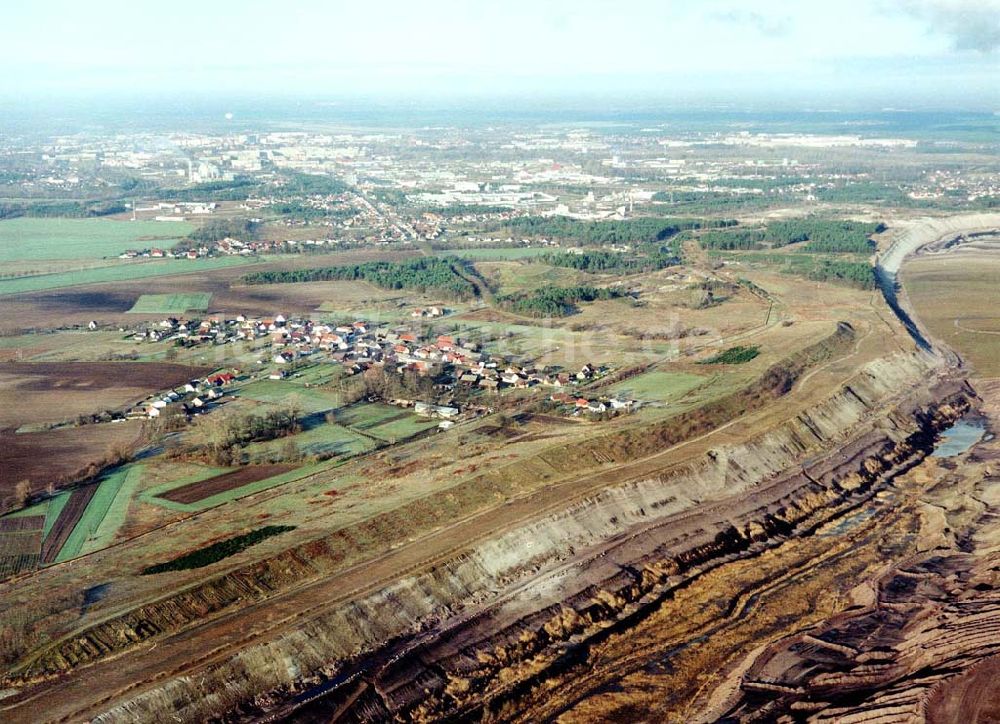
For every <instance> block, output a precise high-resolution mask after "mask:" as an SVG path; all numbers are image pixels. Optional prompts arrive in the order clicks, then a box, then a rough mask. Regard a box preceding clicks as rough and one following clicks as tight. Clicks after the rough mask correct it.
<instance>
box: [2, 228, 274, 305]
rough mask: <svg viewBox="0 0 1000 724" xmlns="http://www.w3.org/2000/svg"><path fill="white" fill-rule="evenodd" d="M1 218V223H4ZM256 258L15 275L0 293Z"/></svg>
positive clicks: (216, 266)
mask: <svg viewBox="0 0 1000 724" xmlns="http://www.w3.org/2000/svg"><path fill="white" fill-rule="evenodd" d="M6 223H8V222H6V221H3V222H0V224H6ZM255 261H260V260H259V259H246V258H243V257H239V256H223V257H216V258H211V259H151V260H149V261H122V262H121V263H119V264H114V265H113V266H102V267H97V268H94V269H80V270H78V271H71V272H59V273H58V274H39V275H37V276H26V277H16V278H14V279H2V280H0V295H5V294H21V293H24V292H39V291H44V290H46V289H60V288H62V287H75V286H77V285H80V284H101V283H104V282H127V281H132V280H134V279H147V278H149V277H161V276H171V275H180V274H190V273H192V272H201V271H208V270H210V269H220V268H223V267H228V266H235V265H237V264H251V263H253V262H255Z"/></svg>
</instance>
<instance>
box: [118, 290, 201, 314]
mask: <svg viewBox="0 0 1000 724" xmlns="http://www.w3.org/2000/svg"><path fill="white" fill-rule="evenodd" d="M211 301H212V293H211V292H178V293H176V294H143V295H142V296H141V297H139V298H138V299H137V300H136V302H135V304H133V305H132V308H131V309H129V310H128V312H127V314H184V313H185V312H204V311H205V310H207V309H208V305H209V304H210V303H211Z"/></svg>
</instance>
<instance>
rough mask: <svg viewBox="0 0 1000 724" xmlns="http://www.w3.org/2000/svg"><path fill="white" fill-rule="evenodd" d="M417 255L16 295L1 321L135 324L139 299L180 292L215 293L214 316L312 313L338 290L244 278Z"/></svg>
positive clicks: (328, 257)
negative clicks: (132, 311)
mask: <svg viewBox="0 0 1000 724" xmlns="http://www.w3.org/2000/svg"><path fill="white" fill-rule="evenodd" d="M415 253H417V252H405V251H372V250H362V249H359V250H356V251H345V252H339V253H335V254H303V255H288V256H287V257H284V258H278V259H275V258H274V257H271V258H269V259H268V260H266V261H262V262H261V263H260V264H246V265H237V266H232V267H223V268H219V269H211V270H206V271H201V272H194V273H187V274H177V275H173V276H160V277H150V278H146V279H137V280H134V281H126V282H113V283H107V284H92V285H84V286H79V287H67V288H65V289H59V290H48V291H44V292H32V293H26V294H17V295H11V296H9V297H7V298H5V299H4V307H5V310H4V311H5V315H4V320H3V322H0V329H9V330H14V329H26V328H34V327H42V328H48V327H61V326H66V325H74V324H77V325H84V324H87V323H88V322H89V321H90V320H92V319H97V320H99V321H102V322H110V323H119V322H121V323H127V324H134V323H135V322H136V320H137V319H142V318H143V316H144V315H137V314H131V315H127V314H126V312H128V310H129V309H131V308H132V305H133V304H135V301H136V300H137V299H138V298H139V297H140V296H142V295H143V294H176V293H180V292H184V293H210V294H212V304H211V307H210V309H209V312H222V313H231V314H233V315H236V314H241V313H242V314H261V315H266V314H275V313H277V312H283V313H285V314H289V313H291V314H302V313H308V312H311V311H313V310H315V309H316V308H317V307H319V305H320V304H322V303H323V302H328V301H331V300H332V299H336V295H335V294H331V292H332V291H334V289H333V288H331V287H330V285H328V284H325V283H319V284H281V285H261V286H243V285H241V284H240V283H239V281H240V278H241V277H242V276H243V275H244V274H247V273H249V272H251V271H266V270H271V269H302V268H310V267H320V266H338V265H346V264H359V263H363V262H368V261H396V260H399V259H404V258H407V257H409V256H413V254H415ZM145 316H149V317H162V316H163V315H145Z"/></svg>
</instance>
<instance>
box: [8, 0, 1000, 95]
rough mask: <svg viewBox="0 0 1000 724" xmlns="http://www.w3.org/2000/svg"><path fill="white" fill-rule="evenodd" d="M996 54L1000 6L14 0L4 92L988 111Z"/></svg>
mask: <svg viewBox="0 0 1000 724" xmlns="http://www.w3.org/2000/svg"><path fill="white" fill-rule="evenodd" d="M998 47H1000V0H842V1H841V2H836V3H826V2H810V3H793V2H782V1H780V0H758V1H757V2H735V1H732V0H707V1H704V2H699V3H682V2H662V1H661V2H655V1H654V0H633V2H631V3H628V4H624V5H623V4H621V3H615V2H607V1H604V0H575V1H573V2H568V1H564V0H553V1H551V2H540V1H539V0H536V1H535V2H528V1H527V0H508V1H507V2H503V3H489V4H486V3H480V2H458V1H457V0H431V1H429V2H422V3H412V2H398V1H396V0H387V1H385V2H375V3H357V2H350V3H348V2H336V1H334V2H319V1H318V0H303V1H301V2H294V3H274V2H266V1H263V0H244V1H243V2H239V3H237V2H232V1H230V0H222V1H217V2H212V3H204V2H202V3H195V2H191V1H190V0H178V1H177V2H174V3H171V4H170V5H169V6H163V5H156V6H154V5H152V4H151V3H138V4H137V3H134V2H132V3H128V2H123V1H122V0H95V1H93V2H89V3H79V2H68V1H65V0H42V1H40V2H34V3H23V4H21V5H20V6H19V7H13V8H6V9H5V21H4V23H3V25H2V26H0V72H2V75H0V78H2V80H0V96H2V97H4V98H7V99H11V98H13V99H18V98H30V99H37V98H59V97H69V96H72V97H93V96H99V95H101V94H115V95H128V94H137V95H157V94H163V95H177V94H194V95H205V94H209V95H211V94H220V95H226V94H228V95H241V94H286V95H287V94H291V95H296V94H300V95H308V96H310V97H314V98H315V97H323V96H329V97H331V98H335V97H339V96H350V95H365V96H369V97H377V96H432V97H452V96H489V95H510V94H530V95H564V96H567V95H602V94H604V95H607V94H613V95H620V96H621V95H628V94H644V95H652V96H656V97H661V98H677V99H679V100H697V99H699V98H701V99H722V98H726V97H732V98H733V99H735V100H737V101H740V100H749V99H753V98H763V99H772V100H774V101H777V102H780V101H783V100H787V101H799V102H811V103H814V104H817V105H820V106H821V105H823V104H824V103H826V104H830V105H836V104H837V103H841V102H868V103H874V104H875V105H877V106H885V105H900V106H906V105H907V104H914V105H920V106H924V107H928V106H935V105H946V104H950V103H962V104H964V105H965V106H966V107H973V108H979V109H984V110H990V109H995V108H996V106H997V105H998V100H1000V92H998V88H1000V82H998V81H1000V72H998V71H1000V65H998V60H1000V53H998ZM8 102H9V101H8Z"/></svg>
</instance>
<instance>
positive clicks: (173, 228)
mask: <svg viewBox="0 0 1000 724" xmlns="http://www.w3.org/2000/svg"><path fill="white" fill-rule="evenodd" d="M194 228H195V227H194V226H193V225H192V224H188V223H182V222H175V223H173V224H170V225H166V224H162V223H160V222H157V221H124V222H123V221H112V220H108V219H60V218H53V219H34V218H18V219H6V220H4V221H2V222H0V263H4V262H13V261H42V260H65V259H74V260H76V259H79V260H87V259H100V258H102V257H107V256H117V255H119V254H121V253H122V252H123V251H125V250H127V249H138V248H143V247H152V246H164V245H166V246H170V245H171V244H169V243H165V242H174V241H178V240H180V239H182V238H184V236H186V235H187V234H188V233H190V232H191V231H193V230H194Z"/></svg>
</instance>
